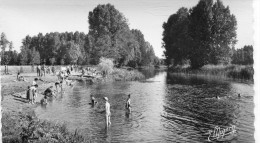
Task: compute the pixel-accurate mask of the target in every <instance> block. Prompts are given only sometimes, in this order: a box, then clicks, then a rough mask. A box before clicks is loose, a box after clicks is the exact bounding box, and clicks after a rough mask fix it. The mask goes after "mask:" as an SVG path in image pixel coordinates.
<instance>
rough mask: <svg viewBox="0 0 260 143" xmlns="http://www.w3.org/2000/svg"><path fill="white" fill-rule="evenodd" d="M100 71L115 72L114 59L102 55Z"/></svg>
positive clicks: (99, 65)
mask: <svg viewBox="0 0 260 143" xmlns="http://www.w3.org/2000/svg"><path fill="white" fill-rule="evenodd" d="M98 68H99V71H101V72H102V73H105V75H107V74H110V73H112V72H113V68H114V63H113V60H112V59H108V58H104V57H101V58H100V61H99V64H98Z"/></svg>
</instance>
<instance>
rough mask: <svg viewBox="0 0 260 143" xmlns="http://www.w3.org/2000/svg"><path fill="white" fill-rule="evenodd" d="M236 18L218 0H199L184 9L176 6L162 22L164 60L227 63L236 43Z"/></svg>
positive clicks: (176, 62) (193, 64) (197, 66)
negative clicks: (175, 10) (214, 0)
mask: <svg viewBox="0 0 260 143" xmlns="http://www.w3.org/2000/svg"><path fill="white" fill-rule="evenodd" d="M236 26H237V22H236V18H235V16H234V15H233V14H231V13H230V10H229V7H228V6H227V7H226V6H224V5H223V3H222V2H221V1H220V0H217V1H216V2H215V3H214V2H213V0H200V1H199V3H198V4H197V5H196V6H195V7H193V8H191V9H190V10H188V9H187V8H180V9H179V10H178V11H177V13H175V14H173V15H171V16H170V17H169V19H168V21H167V22H166V23H164V24H163V28H164V32H163V47H164V48H165V57H166V63H167V64H168V65H171V64H173V65H180V64H183V63H184V62H187V61H189V62H190V65H191V67H192V68H201V67H202V66H203V65H206V64H229V63H230V62H231V56H232V50H231V49H232V48H233V47H234V45H235V44H236V41H237V40H236V29H237V28H236Z"/></svg>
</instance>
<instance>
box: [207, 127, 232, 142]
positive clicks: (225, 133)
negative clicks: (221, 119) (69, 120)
mask: <svg viewBox="0 0 260 143" xmlns="http://www.w3.org/2000/svg"><path fill="white" fill-rule="evenodd" d="M236 133H237V131H236V126H234V125H232V126H231V127H227V128H220V127H219V126H216V127H215V128H214V130H210V131H209V137H208V141H216V140H217V141H227V140H231V139H233V138H234V137H235V136H236Z"/></svg>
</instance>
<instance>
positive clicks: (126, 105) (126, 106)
mask: <svg viewBox="0 0 260 143" xmlns="http://www.w3.org/2000/svg"><path fill="white" fill-rule="evenodd" d="M130 96H131V95H130V94H129V95H128V98H127V100H126V104H125V108H126V110H127V112H128V113H131V105H130V102H131V99H130Z"/></svg>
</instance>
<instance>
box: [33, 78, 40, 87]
mask: <svg viewBox="0 0 260 143" xmlns="http://www.w3.org/2000/svg"><path fill="white" fill-rule="evenodd" d="M38 80H39V79H38V78H34V80H33V82H32V86H34V85H36V84H37V81H38Z"/></svg>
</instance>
